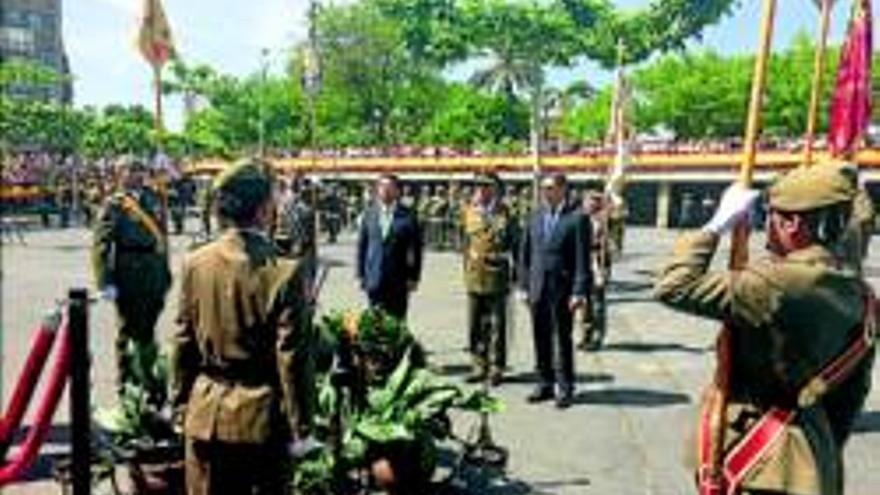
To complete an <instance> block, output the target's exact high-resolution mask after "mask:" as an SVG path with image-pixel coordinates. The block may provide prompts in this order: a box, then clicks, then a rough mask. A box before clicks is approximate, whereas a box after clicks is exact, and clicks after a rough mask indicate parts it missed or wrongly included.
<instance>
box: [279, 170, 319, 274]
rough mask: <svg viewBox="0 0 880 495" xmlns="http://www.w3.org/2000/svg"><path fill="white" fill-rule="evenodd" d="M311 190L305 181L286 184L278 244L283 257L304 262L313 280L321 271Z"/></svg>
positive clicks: (280, 210)
mask: <svg viewBox="0 0 880 495" xmlns="http://www.w3.org/2000/svg"><path fill="white" fill-rule="evenodd" d="M308 195H309V188H308V186H307V185H306V182H305V180H304V179H299V180H296V181H291V182H290V183H289V184H286V185H282V191H281V197H280V198H279V201H278V207H277V211H276V216H275V219H276V226H275V229H274V241H275V245H276V246H277V248H278V252H279V254H280V255H281V256H284V257H288V258H294V259H298V260H300V262H301V263H302V264H303V267H304V268H303V269H304V270H305V272H306V273H307V275H308V278H309V279H312V278H314V275H315V272H316V269H317V232H316V230H315V212H314V210H313V209H312V208H311V207H310V206H309V204H308V202H307V201H306V197H307V196H308Z"/></svg>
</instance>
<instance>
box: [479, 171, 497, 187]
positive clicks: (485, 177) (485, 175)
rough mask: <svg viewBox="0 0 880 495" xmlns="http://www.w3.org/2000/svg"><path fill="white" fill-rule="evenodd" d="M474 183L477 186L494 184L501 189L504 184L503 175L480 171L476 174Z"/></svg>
mask: <svg viewBox="0 0 880 495" xmlns="http://www.w3.org/2000/svg"><path fill="white" fill-rule="evenodd" d="M473 184H474V185H477V186H493V187H495V188H497V189H501V186H502V185H503V183H502V182H501V177H499V176H498V174H496V173H495V172H478V173H476V174H474V180H473Z"/></svg>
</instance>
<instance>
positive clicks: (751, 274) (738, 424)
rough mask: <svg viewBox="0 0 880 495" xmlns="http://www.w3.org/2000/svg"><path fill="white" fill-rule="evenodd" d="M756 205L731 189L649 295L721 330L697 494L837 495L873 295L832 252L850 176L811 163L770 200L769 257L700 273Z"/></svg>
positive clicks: (848, 203)
mask: <svg viewBox="0 0 880 495" xmlns="http://www.w3.org/2000/svg"><path fill="white" fill-rule="evenodd" d="M756 197H757V193H755V192H754V191H750V190H747V189H744V188H742V187H741V186H734V187H732V188H730V189H729V190H728V191H727V192H726V193H725V195H724V197H723V198H722V201H721V203H720V205H719V207H718V210H717V212H716V213H715V215H714V216H713V218H712V219H711V220H710V221H709V223H708V224H706V226H704V227H703V229H702V230H701V231H699V232H695V233H691V234H687V235H685V236H683V237H682V238H681V239H679V241H678V244H677V245H676V247H675V251H674V253H673V258H672V261H670V262H669V263H668V264H667V265H666V267H665V268H664V269H663V270H662V272H661V274H660V277H659V280H658V281H657V284H656V288H655V290H656V296H657V297H658V298H659V299H660V300H661V301H663V302H664V303H666V304H668V305H670V306H672V307H674V308H677V309H680V310H682V311H686V312H689V313H694V314H697V315H702V316H707V317H710V318H715V319H724V320H726V322H727V325H728V328H729V330H728V331H727V332H726V334H727V335H729V336H730V338H729V340H727V341H725V342H722V343H720V344H719V349H721V350H722V352H721V353H720V354H719V360H721V361H722V362H725V361H726V362H727V363H728V364H727V366H726V369H727V370H729V371H728V373H726V375H727V376H728V377H729V379H728V380H727V381H728V384H727V387H726V389H725V390H724V391H720V390H719V389H718V387H717V386H715V385H712V386H710V387H709V389H708V390H707V392H706V394H705V395H704V398H703V402H702V407H701V414H700V423H699V427H698V429H697V431H698V435H697V437H698V441H697V442H695V445H694V447H696V448H695V449H694V450H695V451H696V453H697V456H696V457H697V462H696V463H695V465H694V466H692V467H693V468H694V470H695V471H694V472H696V473H697V474H698V481H699V482H700V483H701V486H702V487H704V488H708V487H716V488H720V489H722V490H724V491H723V493H734V492H735V493H797V494H806V495H819V494H821V495H834V494H840V493H843V465H842V460H843V455H842V450H843V447H844V445H845V442H846V440H847V438H848V436H849V433H850V431H851V429H852V425H853V421H854V419H855V417H856V416H857V415H858V413H859V411H860V410H861V409H862V406H863V404H864V400H865V397H866V395H867V393H868V390H869V388H870V373H871V365H872V361H873V353H874V349H873V345H874V312H875V309H874V301H873V296H872V294H871V290H870V288H869V287H868V285H867V283H866V282H865V281H864V280H862V279H861V278H860V277H859V276H858V273H857V271H856V270H853V269H851V268H850V267H851V266H852V265H851V263H850V260H847V259H846V256H845V253H846V251H845V250H843V249H841V244H842V242H841V240H842V239H844V238H846V237H847V232H846V231H847V229H848V228H849V226H851V225H854V224H853V223H850V215H851V210H852V207H853V200H854V198H855V197H856V181H855V174H854V170H853V169H848V168H846V167H842V166H838V165H832V164H817V165H814V166H812V167H809V168H799V169H797V170H794V171H792V172H790V173H788V174H787V175H785V176H784V177H782V178H781V179H780V180H779V181H777V182H776V183H775V184H773V185H772V186H771V187H770V189H769V194H768V197H769V201H768V202H769V217H768V220H767V248H768V250H769V251H770V258H769V259H768V260H764V261H757V262H753V263H750V264H748V265H747V266H745V267H744V268H743V269H742V270H738V271H735V272H713V271H709V265H710V263H711V260H712V257H713V255H714V253H715V250H716V248H717V246H718V242H719V239H720V235H721V234H722V233H724V232H726V231H727V230H729V229H730V228H731V226H732V225H733V224H734V223H735V222H736V221H737V219H738V218H740V217H742V216H743V215H745V214H746V212H747V211H748V210H749V208H750V207H751V205H752V203H753V202H754V200H755V199H756ZM725 349H726V350H727V351H726V352H724V351H723V350H725ZM721 393H725V394H726V396H727V406H726V407H723V406H721V405H720V404H723V401H720V400H719V397H721V395H720V394H721ZM716 432H722V434H721V435H718V434H717V433H716ZM719 437H720V438H721V439H722V440H723V444H721V445H720V446H718V445H716V444H717V443H718V442H717V440H718V439H719ZM716 447H720V448H722V449H723V450H722V452H723V456H722V465H721V466H719V465H717V462H716V461H714V460H713V459H717V457H713V455H712V452H713V450H714V449H715V448H716ZM701 493H703V492H702V491H701ZM719 493H720V492H719Z"/></svg>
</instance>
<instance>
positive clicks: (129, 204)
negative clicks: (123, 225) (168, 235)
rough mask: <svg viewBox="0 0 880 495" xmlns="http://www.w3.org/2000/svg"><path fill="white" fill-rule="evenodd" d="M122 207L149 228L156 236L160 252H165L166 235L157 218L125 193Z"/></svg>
mask: <svg viewBox="0 0 880 495" xmlns="http://www.w3.org/2000/svg"><path fill="white" fill-rule="evenodd" d="M120 206H121V207H122V209H123V210H124V211H125V212H126V213H128V214H129V215H130V216H131V217H132V218H134V219H135V220H137V222H138V223H139V224H140V225H141V226H142V227H144V228H145V229H147V231H148V232H150V234H152V235H153V237H155V238H156V246H157V250H158V251H159V252H160V253H164V252H165V235H164V234H163V233H162V230H161V229H160V228H159V225H158V224H157V223H156V220H154V219H153V217H152V216H151V215H150V214H149V213H147V212H146V211H144V209H143V208H141V205H140V204H139V203H138V202H137V201H136V200H135V199H134V198H132V197H131V196H129V195H127V194H126V195H124V196H122V201H121V203H120Z"/></svg>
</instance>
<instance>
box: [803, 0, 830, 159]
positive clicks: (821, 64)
mask: <svg viewBox="0 0 880 495" xmlns="http://www.w3.org/2000/svg"><path fill="white" fill-rule="evenodd" d="M820 2H821V5H820V14H819V38H818V39H817V40H816V53H815V55H814V59H813V82H812V90H811V92H810V107H809V112H808V114H807V133H806V135H805V136H804V165H806V166H810V164H811V163H812V161H813V141H814V139H815V134H816V120H817V116H818V112H819V98H820V96H821V94H822V76H823V75H824V72H825V60H826V58H827V57H826V47H827V46H828V26H829V24H830V23H831V3H832V0H820Z"/></svg>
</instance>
